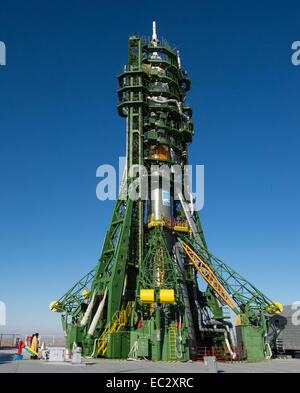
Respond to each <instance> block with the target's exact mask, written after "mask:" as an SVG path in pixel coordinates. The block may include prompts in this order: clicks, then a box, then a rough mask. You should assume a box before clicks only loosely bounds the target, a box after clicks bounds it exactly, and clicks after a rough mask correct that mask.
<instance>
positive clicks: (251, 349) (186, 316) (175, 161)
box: [50, 22, 281, 361]
mask: <svg viewBox="0 0 300 393" xmlns="http://www.w3.org/2000/svg"><path fill="white" fill-rule="evenodd" d="M118 81H119V85H120V88H119V90H118V96H119V100H120V104H119V105H118V113H119V115H120V116H121V117H124V118H126V133H127V143H126V160H127V162H126V170H125V172H124V176H123V180H122V182H121V185H120V192H119V197H118V199H117V201H116V203H115V207H114V210H113V213H112V218H111V221H110V224H109V227H108V230H107V233H106V237H105V240H104V244H103V248H102V252H101V256H100V259H99V263H98V265H97V267H96V268H95V269H93V270H92V271H91V272H89V273H88V274H87V275H86V276H84V277H83V278H82V279H81V280H80V281H79V282H77V283H76V284H75V285H74V286H73V287H72V288H71V289H70V290H69V291H68V292H67V293H66V294H65V295H64V296H62V297H61V298H60V299H59V300H58V301H55V302H52V303H51V304H50V309H51V310H52V311H55V312H60V313H62V324H63V329H64V331H65V334H66V340H67V347H68V348H72V347H73V345H74V344H76V345H79V346H81V347H82V350H83V355H84V356H94V357H97V356H98V357H107V358H123V359H127V358H138V357H142V358H147V359H150V360H168V361H187V360H189V359H191V358H193V356H195V354H196V351H197V346H199V345H203V346H204V345H205V346H210V347H213V346H216V345H218V344H222V345H226V346H227V348H228V352H229V353H231V355H232V357H233V358H234V353H235V352H234V351H235V348H236V345H237V343H236V340H237V339H238V340H240V341H241V343H242V345H243V346H244V348H245V350H246V352H247V358H248V360H262V359H264V358H266V357H267V356H269V355H270V353H269V346H268V343H267V342H266V341H265V336H266V334H267V331H268V315H267V314H273V313H277V312H279V311H280V309H281V307H280V305H279V303H273V302H271V300H270V299H268V298H267V297H266V296H265V295H263V294H262V293H261V292H260V291H259V290H257V289H256V288H255V287H254V286H253V285H252V284H250V283H249V282H248V281H247V280H245V279H244V278H243V277H242V276H240V275H239V274H238V273H236V272H235V271H234V270H233V269H231V268H230V267H229V266H228V265H226V264H225V263H224V262H222V261H221V260H219V259H218V258H216V257H215V256H214V255H213V254H211V253H210V252H209V251H208V249H207V245H206V242H205V238H204V234H203V231H202V227H201V224H200V220H199V217H198V213H197V211H195V210H194V206H193V199H192V197H191V194H190V193H189V190H188V185H189V179H188V175H187V173H186V171H185V170H184V168H185V166H186V165H187V164H188V150H187V147H188V144H189V143H191V142H192V137H193V134H194V130H193V123H192V120H191V118H192V108H191V107H190V106H189V105H187V104H186V102H185V97H186V93H187V92H188V91H189V89H190V79H189V77H188V74H187V72H186V71H184V70H183V69H182V68H181V61H180V56H179V52H178V51H176V50H173V49H171V47H170V46H169V44H168V43H167V42H166V41H165V40H162V42H160V41H159V40H158V38H157V35H156V26H155V22H153V35H152V39H151V40H150V39H148V40H147V39H144V38H142V37H140V36H137V35H133V36H130V38H129V51H128V66H127V67H124V72H123V73H122V74H121V75H119V76H118ZM137 168H139V169H137ZM133 186H134V187H133ZM145 186H147V187H145ZM132 189H135V190H137V191H138V192H140V194H139V198H138V199H136V198H132V194H131V191H130V190H132ZM145 190H146V191H145ZM184 190H185V191H184ZM143 192H144V193H146V195H142V194H143ZM198 279H202V280H205V282H206V283H207V289H206V290H205V291H200V289H199V285H198V281H197V280H198ZM226 309H229V310H232V311H233V313H234V314H235V315H236V317H235V325H236V329H237V335H236V336H235V334H234V331H233V326H232V324H231V322H230V321H229V319H230V318H229V317H228V315H227V314H226V312H225V313H224V310H226Z"/></svg>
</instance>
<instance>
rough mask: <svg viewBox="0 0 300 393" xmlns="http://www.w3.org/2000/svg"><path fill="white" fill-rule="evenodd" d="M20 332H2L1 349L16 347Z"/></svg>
mask: <svg viewBox="0 0 300 393" xmlns="http://www.w3.org/2000/svg"><path fill="white" fill-rule="evenodd" d="M20 337H21V335H20V334H4V333H1V334H0V349H6V348H7V349H9V348H16V347H17V345H18V341H19V339H20Z"/></svg>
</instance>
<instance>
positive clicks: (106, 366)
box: [0, 350, 300, 374]
mask: <svg viewBox="0 0 300 393" xmlns="http://www.w3.org/2000/svg"><path fill="white" fill-rule="evenodd" d="M14 353H15V350H0V373H106V374H107V373H121V374H123V373H133V374H134V373H147V374H151V373H152V374H155V373H163V374H176V373H177V374H178V373H196V374H197V373H207V372H208V371H209V370H208V368H207V367H206V366H205V365H204V364H203V363H197V362H187V363H168V362H151V361H147V360H138V361H121V360H106V359H83V360H82V364H78V365H72V364H70V363H69V362H64V363H61V364H58V363H49V362H45V361H43V360H31V359H30V356H29V354H27V353H24V354H23V355H24V360H13V357H14ZM217 369H218V372H219V373H300V358H299V357H298V358H295V359H274V360H269V361H265V362H260V363H238V364H230V363H217Z"/></svg>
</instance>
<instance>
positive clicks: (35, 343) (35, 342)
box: [30, 333, 39, 359]
mask: <svg viewBox="0 0 300 393" xmlns="http://www.w3.org/2000/svg"><path fill="white" fill-rule="evenodd" d="M38 337H39V334H38V333H35V334H33V335H32V339H31V343H30V348H31V349H32V350H33V351H34V352H36V353H38V351H39V340H38ZM31 359H37V356H36V355H32V356H31Z"/></svg>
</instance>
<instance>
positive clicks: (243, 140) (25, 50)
mask: <svg viewBox="0 0 300 393" xmlns="http://www.w3.org/2000/svg"><path fill="white" fill-rule="evenodd" d="M155 4H157V6H155ZM153 20H156V21H157V30H158V35H159V37H161V36H163V37H165V38H167V40H168V41H169V42H170V43H171V44H173V43H176V44H177V45H178V46H180V52H181V57H182V63H183V67H184V68H186V69H187V70H188V72H189V74H190V76H191V79H192V85H191V92H190V94H189V96H188V101H189V102H191V103H192V105H193V108H194V116H193V119H194V124H195V136H194V141H193V144H192V145H191V146H190V150H189V152H190V158H191V159H190V163H191V164H193V165H195V164H203V165H205V205H204V209H203V210H202V211H201V212H200V217H201V220H202V224H203V228H204V231H205V235H206V239H207V243H208V246H209V249H210V250H211V251H212V252H213V253H214V254H215V255H217V256H218V257H220V258H221V259H223V260H224V261H225V262H227V263H228V264H229V265H230V266H231V267H233V268H234V269H235V270H237V271H238V272H239V273H241V274H242V275H243V276H244V277H246V278H247V279H248V280H249V281H250V282H252V283H253V284H254V285H255V286H257V287H258V288H259V289H260V290H262V292H264V293H265V294H266V295H267V296H269V297H270V298H272V299H274V300H275V301H277V300H278V301H280V302H282V303H283V304H289V303H291V302H294V301H296V300H300V292H299V277H300V267H299V266H300V264H299V261H300V244H299V237H300V224H299V223H300V208H299V193H300V184H299V164H300V156H299V145H300V122H299V94H300V89H299V87H300V66H299V67H295V66H293V65H292V63H291V55H292V50H291V45H292V43H293V42H294V41H296V40H300V28H299V20H300V5H299V2H298V1H285V2H282V1H279V0H264V1H258V0H255V1H253V0H251V1H250V0H246V1H243V2H241V1H237V0H236V1H225V0H223V1H220V0H216V1H208V0H207V1H193V2H191V1H187V2H182V1H177V0H175V1H174V0H172V1H170V0H166V1H163V2H153V1H143V2H142V3H138V2H134V3H130V2H126V1H113V2H100V1H94V0H89V1H88V2H86V1H85V2H84V1H78V0H73V1H68V0H66V1H64V2H61V1H57V0H53V1H51V2H46V1H26V2H23V1H7V0H6V1H4V0H3V1H2V2H1V13H0V41H3V42H5V44H6V48H7V65H6V66H5V67H0V89H1V90H0V91H1V94H0V135H1V143H0V178H1V193H0V263H1V270H0V300H1V301H4V302H5V303H6V307H7V326H6V327H0V332H5V331H7V332H21V333H27V332H28V333H32V332H33V331H39V332H40V333H41V334H46V333H49V334H56V333H61V327H60V319H59V316H58V315H57V314H54V313H51V312H50V311H49V309H48V304H49V303H50V301H52V300H55V299H57V298H59V297H60V296H61V295H63V294H64V293H65V292H66V291H67V290H68V289H69V288H70V287H71V286H72V285H73V283H75V282H76V281H77V280H79V279H80V278H81V277H82V276H83V275H84V274H85V273H87V272H88V271H89V270H90V269H91V268H92V267H94V266H95V265H96V263H97V259H98V257H99V254H100V251H101V247H102V242H103V239H104V236H105V233H106V229H107V227H108V224H109V220H110V215H111V212H112V209H113V202H111V201H108V202H100V201H99V200H98V199H97V198H96V186H97V183H98V181H99V179H97V178H96V168H97V167H98V166H99V165H102V164H111V165H117V163H118V157H119V156H123V155H124V154H125V122H124V120H123V119H121V118H120V117H119V116H118V114H117V110H116V104H117V93H116V90H117V88H118V85H117V74H119V73H120V72H121V70H122V67H123V65H124V64H126V63H127V44H128V36H129V34H130V33H134V32H140V33H141V34H145V35H150V34H151V28H152V21H153Z"/></svg>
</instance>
